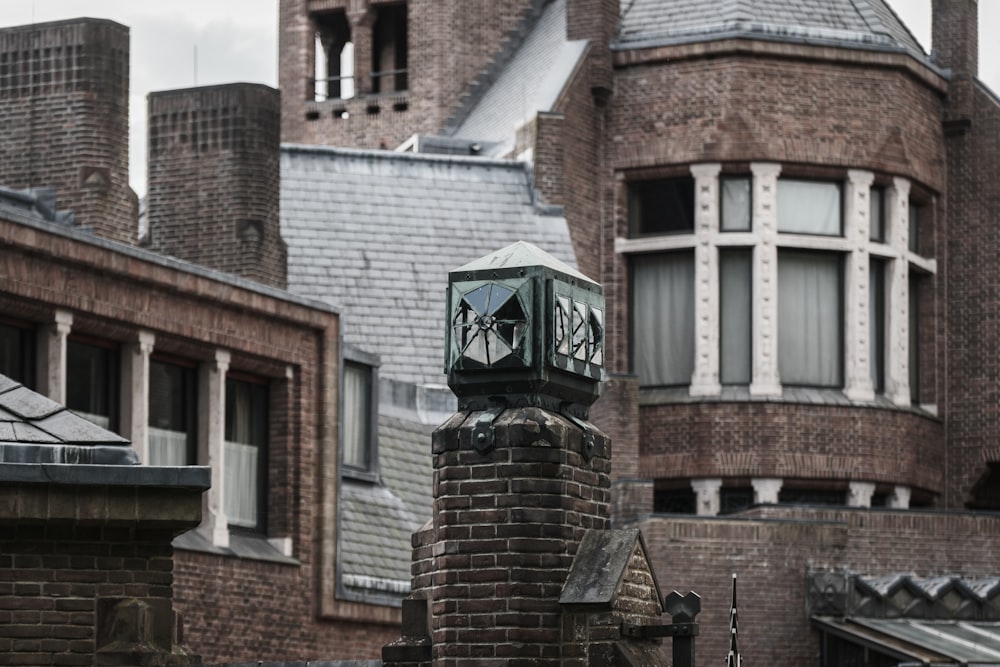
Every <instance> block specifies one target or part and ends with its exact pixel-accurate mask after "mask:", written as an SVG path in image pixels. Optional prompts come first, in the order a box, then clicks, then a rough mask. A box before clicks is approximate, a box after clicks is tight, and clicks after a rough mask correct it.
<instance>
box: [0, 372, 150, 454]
mask: <svg viewBox="0 0 1000 667" xmlns="http://www.w3.org/2000/svg"><path fill="white" fill-rule="evenodd" d="M0 463H74V464H103V465H138V463H139V460H138V458H137V457H136V453H135V450H134V449H132V447H131V445H130V443H129V441H128V440H126V439H125V438H123V437H121V436H120V435H118V434H116V433H112V432H111V431H107V430H105V429H103V428H101V427H99V426H96V425H95V424H93V423H91V422H89V421H87V420H86V419H84V418H83V417H79V416H77V415H75V414H74V413H72V412H70V411H69V410H67V409H66V408H64V407H63V406H61V405H59V404H58V403H56V402H55V401H52V400H49V399H48V398H46V397H44V396H42V395H41V394H37V393H35V392H33V391H31V390H30V389H28V388H27V387H25V386H23V385H21V384H19V383H17V382H15V381H14V380H11V379H10V378H8V377H6V376H4V375H0Z"/></svg>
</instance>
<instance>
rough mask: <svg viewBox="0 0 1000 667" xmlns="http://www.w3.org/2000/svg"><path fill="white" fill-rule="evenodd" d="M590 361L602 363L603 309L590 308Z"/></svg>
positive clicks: (600, 364) (599, 364) (597, 363)
mask: <svg viewBox="0 0 1000 667" xmlns="http://www.w3.org/2000/svg"><path fill="white" fill-rule="evenodd" d="M590 363H592V364H596V365H598V366H603V365H604V311H602V310H601V309H600V308H593V307H591V309H590Z"/></svg>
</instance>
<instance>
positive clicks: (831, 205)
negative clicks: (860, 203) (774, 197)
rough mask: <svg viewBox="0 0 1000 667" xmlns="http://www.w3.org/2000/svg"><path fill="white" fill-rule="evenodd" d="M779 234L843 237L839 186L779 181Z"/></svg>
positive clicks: (810, 182)
mask: <svg viewBox="0 0 1000 667" xmlns="http://www.w3.org/2000/svg"><path fill="white" fill-rule="evenodd" d="M778 231H779V232H791V233H795V234H818V235H821V236H841V235H842V234H843V232H842V228H841V195H840V185H839V184H837V183H823V182H819V181H795V180H789V179H781V180H779V181H778Z"/></svg>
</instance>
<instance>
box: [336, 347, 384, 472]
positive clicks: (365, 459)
mask: <svg viewBox="0 0 1000 667" xmlns="http://www.w3.org/2000/svg"><path fill="white" fill-rule="evenodd" d="M374 392H375V369H374V367H372V366H370V365H367V364H362V363H357V362H353V361H345V362H344V388H343V415H342V420H343V427H342V428H343V432H342V442H343V464H344V467H345V469H348V470H349V471H352V472H362V473H373V472H375V470H376V463H377V461H376V448H375V442H376V440H375V406H374V403H375V393H374Z"/></svg>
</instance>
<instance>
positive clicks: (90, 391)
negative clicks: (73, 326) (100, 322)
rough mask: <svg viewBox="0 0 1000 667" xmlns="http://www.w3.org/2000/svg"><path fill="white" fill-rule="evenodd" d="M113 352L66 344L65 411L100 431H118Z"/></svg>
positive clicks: (78, 343)
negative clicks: (75, 414)
mask: <svg viewBox="0 0 1000 667" xmlns="http://www.w3.org/2000/svg"><path fill="white" fill-rule="evenodd" d="M117 405H118V350H117V348H113V347H109V346H104V345H100V344H92V343H90V342H83V341H80V340H74V339H72V338H71V339H70V340H68V341H67V342H66V407H67V408H69V409H70V410H72V411H73V412H75V413H77V414H78V415H80V416H81V417H83V418H84V419H86V420H88V421H91V422H93V423H95V424H97V425H98V426H100V427H101V428H106V429H110V430H115V429H117V428H118V410H117Z"/></svg>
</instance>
